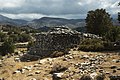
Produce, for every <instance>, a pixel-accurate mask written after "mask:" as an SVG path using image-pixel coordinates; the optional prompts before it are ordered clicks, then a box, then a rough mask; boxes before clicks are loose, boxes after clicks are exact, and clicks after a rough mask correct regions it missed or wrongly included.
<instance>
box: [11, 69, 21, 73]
mask: <svg viewBox="0 0 120 80" xmlns="http://www.w3.org/2000/svg"><path fill="white" fill-rule="evenodd" d="M20 72H21V71H20V70H16V71H14V72H13V74H17V73H20Z"/></svg>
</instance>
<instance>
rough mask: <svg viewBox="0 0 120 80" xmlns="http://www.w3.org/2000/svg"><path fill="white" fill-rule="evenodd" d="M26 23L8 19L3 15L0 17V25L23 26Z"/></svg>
mask: <svg viewBox="0 0 120 80" xmlns="http://www.w3.org/2000/svg"><path fill="white" fill-rule="evenodd" d="M27 23H28V21H26V20H22V19H11V18H8V17H5V16H3V15H0V24H10V25H15V26H23V25H26V24H27Z"/></svg>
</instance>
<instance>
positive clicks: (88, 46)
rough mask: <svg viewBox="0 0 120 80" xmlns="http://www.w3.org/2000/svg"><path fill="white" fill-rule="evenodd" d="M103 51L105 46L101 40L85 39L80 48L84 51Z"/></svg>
mask: <svg viewBox="0 0 120 80" xmlns="http://www.w3.org/2000/svg"><path fill="white" fill-rule="evenodd" d="M103 49H104V44H103V41H102V40H100V39H85V40H83V41H82V42H81V44H80V46H79V50H83V51H101V50H103Z"/></svg>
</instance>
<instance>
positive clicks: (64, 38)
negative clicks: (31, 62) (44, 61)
mask: <svg viewBox="0 0 120 80" xmlns="http://www.w3.org/2000/svg"><path fill="white" fill-rule="evenodd" d="M80 40H81V33H80V32H77V31H74V30H71V29H69V28H66V27H55V28H53V29H51V30H50V31H48V32H47V33H41V34H39V35H37V36H36V42H35V45H34V46H33V47H31V48H30V54H33V55H39V56H48V55H50V54H51V53H52V52H54V51H65V50H66V49H68V48H71V47H75V46H76V45H78V44H79V43H80Z"/></svg>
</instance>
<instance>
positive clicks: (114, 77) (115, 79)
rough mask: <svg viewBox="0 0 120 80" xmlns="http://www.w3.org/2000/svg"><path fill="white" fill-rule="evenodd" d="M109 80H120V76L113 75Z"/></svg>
mask: <svg viewBox="0 0 120 80" xmlns="http://www.w3.org/2000/svg"><path fill="white" fill-rule="evenodd" d="M109 78H110V80H120V75H111V76H109Z"/></svg>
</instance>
